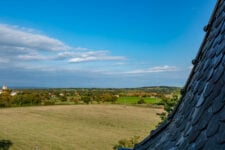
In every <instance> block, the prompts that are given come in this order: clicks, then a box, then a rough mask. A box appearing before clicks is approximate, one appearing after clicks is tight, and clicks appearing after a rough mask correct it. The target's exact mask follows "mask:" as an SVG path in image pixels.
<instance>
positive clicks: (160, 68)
mask: <svg viewBox="0 0 225 150" xmlns="http://www.w3.org/2000/svg"><path fill="white" fill-rule="evenodd" d="M173 71H177V67H175V66H168V65H165V66H156V67H151V68H147V69H139V70H133V71H128V72H125V73H127V74H144V73H158V72H173Z"/></svg>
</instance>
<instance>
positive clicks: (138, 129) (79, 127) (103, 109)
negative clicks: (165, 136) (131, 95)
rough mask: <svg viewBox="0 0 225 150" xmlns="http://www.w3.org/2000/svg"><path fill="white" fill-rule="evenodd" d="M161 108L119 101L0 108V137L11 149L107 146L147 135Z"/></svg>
mask: <svg viewBox="0 0 225 150" xmlns="http://www.w3.org/2000/svg"><path fill="white" fill-rule="evenodd" d="M161 111H162V109H155V108H147V107H134V106H122V105H70V106H42V107H21V108H7V109H0V118H1V121H0V140H3V139H5V140H10V141H11V142H12V143H13V145H12V146H11V147H10V150H110V149H112V147H113V146H114V145H115V144H117V142H118V140H120V139H123V138H130V137H132V136H134V135H137V136H141V138H144V137H145V136H147V135H148V134H149V132H150V130H151V129H154V127H155V125H156V124H157V123H158V122H159V121H160V119H159V117H158V116H157V115H156V113H158V112H161Z"/></svg>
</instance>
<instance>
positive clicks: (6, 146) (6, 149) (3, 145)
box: [0, 140, 13, 150]
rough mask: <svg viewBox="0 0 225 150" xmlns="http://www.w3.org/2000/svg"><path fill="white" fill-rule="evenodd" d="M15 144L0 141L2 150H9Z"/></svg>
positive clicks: (8, 141)
mask: <svg viewBox="0 0 225 150" xmlns="http://www.w3.org/2000/svg"><path fill="white" fill-rule="evenodd" d="M12 145H13V143H12V142H11V141H10V140H0V150H9V148H10V146H12Z"/></svg>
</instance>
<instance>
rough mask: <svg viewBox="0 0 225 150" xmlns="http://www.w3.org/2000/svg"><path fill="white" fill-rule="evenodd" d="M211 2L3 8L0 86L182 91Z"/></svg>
mask: <svg viewBox="0 0 225 150" xmlns="http://www.w3.org/2000/svg"><path fill="white" fill-rule="evenodd" d="M215 3H216V1H215V0H198V1H196V0H189V1H185V2H184V1H180V0H172V1H167V0H161V1H159V0H140V1H137V0H63V1H62V0H45V1H44V0H43V1H40V0H32V1H31V0H20V1H17V0H1V1H0V84H7V85H8V86H11V87H141V86H153V85H157V86H158V85H168V86H184V83H185V81H186V80H187V78H188V75H189V73H190V71H191V67H192V65H191V60H192V59H193V58H194V57H195V56H196V54H197V51H198V49H199V47H200V44H201V42H202V40H203V37H204V34H205V33H204V32H203V27H204V26H205V25H206V24H207V23H208V20H209V17H210V15H211V13H212V10H213V8H214V6H215Z"/></svg>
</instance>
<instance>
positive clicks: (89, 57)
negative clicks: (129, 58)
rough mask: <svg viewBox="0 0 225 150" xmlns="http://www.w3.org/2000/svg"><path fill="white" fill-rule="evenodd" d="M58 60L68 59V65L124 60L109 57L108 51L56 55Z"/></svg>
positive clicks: (121, 57)
mask: <svg viewBox="0 0 225 150" xmlns="http://www.w3.org/2000/svg"><path fill="white" fill-rule="evenodd" d="M58 58H59V59H63V58H69V60H68V62H70V63H80V62H88V61H103V60H125V59H126V58H125V57H123V56H111V55H110V54H109V51H101V50H99V51H85V52H63V53H59V54H58Z"/></svg>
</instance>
